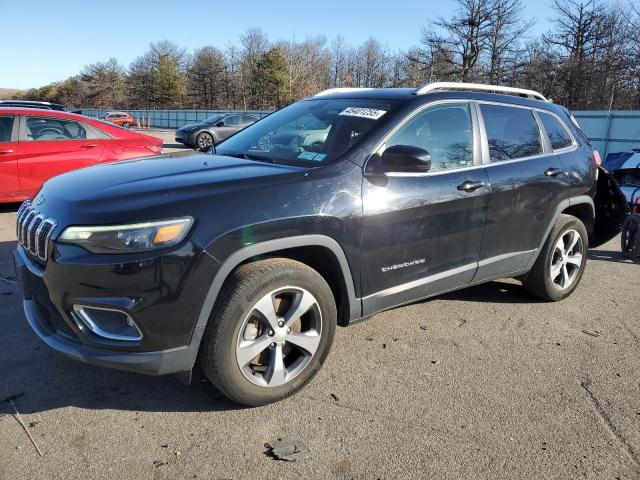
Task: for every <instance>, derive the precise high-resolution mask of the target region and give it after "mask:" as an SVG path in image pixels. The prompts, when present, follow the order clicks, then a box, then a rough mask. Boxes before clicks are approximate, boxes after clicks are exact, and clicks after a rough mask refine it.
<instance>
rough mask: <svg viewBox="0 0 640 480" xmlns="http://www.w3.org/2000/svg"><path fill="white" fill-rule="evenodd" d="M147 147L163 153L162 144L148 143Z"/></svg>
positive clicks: (154, 151)
mask: <svg viewBox="0 0 640 480" xmlns="http://www.w3.org/2000/svg"><path fill="white" fill-rule="evenodd" d="M146 148H147V149H148V150H151V151H152V152H153V153H162V145H147V146H146Z"/></svg>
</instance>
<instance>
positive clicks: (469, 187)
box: [458, 180, 484, 192]
mask: <svg viewBox="0 0 640 480" xmlns="http://www.w3.org/2000/svg"><path fill="white" fill-rule="evenodd" d="M482 187H484V182H472V181H471V180H467V181H466V182H463V183H461V184H460V185H458V190H461V191H463V192H474V191H476V190H478V189H479V188H482Z"/></svg>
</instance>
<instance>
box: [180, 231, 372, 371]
mask: <svg viewBox="0 0 640 480" xmlns="http://www.w3.org/2000/svg"><path fill="white" fill-rule="evenodd" d="M316 246H317V247H325V248H327V249H329V250H330V251H331V252H332V253H333V254H334V255H335V257H336V259H337V260H338V263H339V265H340V269H341V270H342V275H343V278H344V282H345V286H346V290H347V297H348V301H349V317H350V319H355V318H360V317H361V316H362V303H361V301H360V299H359V298H357V297H356V295H355V288H354V284H353V277H352V275H351V269H350V268H349V263H348V262H347V257H346V255H345V254H344V251H343V250H342V247H341V246H340V244H338V242H336V241H335V240H334V239H333V238H331V237H328V236H326V235H298V236H295V237H284V238H277V239H274V240H266V241H264V242H259V243H255V244H253V245H249V246H246V247H243V248H241V249H240V250H238V251H236V252H234V253H233V254H231V255H230V256H229V257H228V258H227V259H226V260H225V261H224V262H222V264H221V265H220V268H219V269H218V271H217V272H216V274H215V276H214V277H213V281H212V282H211V285H210V286H209V289H208V290H207V294H206V295H205V299H204V302H203V304H202V307H201V308H200V313H199V314H198V319H197V322H196V326H195V329H194V331H193V335H192V336H191V342H190V344H189V350H190V351H191V353H192V354H193V363H195V360H196V356H197V352H198V349H199V347H200V342H201V340H202V336H203V335H204V330H205V328H206V326H207V322H208V321H209V317H210V316H211V313H212V312H213V307H214V305H215V302H216V300H217V298H218V294H219V293H220V290H221V289H222V285H223V284H224V282H225V280H226V279H227V278H228V276H229V274H230V273H231V272H232V271H233V270H234V269H235V268H236V267H237V266H238V265H240V264H241V263H242V262H244V261H246V260H248V259H250V258H252V257H255V256H259V255H265V254H268V253H271V252H276V251H278V250H285V249H289V248H296V247H316ZM205 254H206V255H209V254H208V253H207V252H205ZM212 258H213V257H212Z"/></svg>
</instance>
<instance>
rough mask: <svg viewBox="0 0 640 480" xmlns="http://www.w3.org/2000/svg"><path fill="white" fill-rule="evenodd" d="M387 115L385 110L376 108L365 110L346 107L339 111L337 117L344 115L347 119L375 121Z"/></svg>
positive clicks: (363, 108)
mask: <svg viewBox="0 0 640 480" xmlns="http://www.w3.org/2000/svg"><path fill="white" fill-rule="evenodd" d="M385 113H387V111H386V110H378V109H377V108H365V107H347V108H345V109H344V110H343V111H341V112H340V113H339V114H338V115H345V116H348V117H362V118H370V119H371V120H377V119H379V118H380V117H381V116H383V115H384V114H385Z"/></svg>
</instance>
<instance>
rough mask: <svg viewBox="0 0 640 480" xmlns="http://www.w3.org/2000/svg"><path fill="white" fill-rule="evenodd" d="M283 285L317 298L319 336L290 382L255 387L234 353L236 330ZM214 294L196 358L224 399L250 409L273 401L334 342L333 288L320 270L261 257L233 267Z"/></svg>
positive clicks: (300, 382)
mask: <svg viewBox="0 0 640 480" xmlns="http://www.w3.org/2000/svg"><path fill="white" fill-rule="evenodd" d="M285 287H296V288H302V289H305V290H306V291H308V292H309V293H311V294H312V295H313V297H315V299H316V300H317V306H318V308H319V311H320V312H321V324H322V328H321V333H320V340H319V343H318V346H317V349H316V351H315V354H314V355H313V356H311V359H310V360H308V362H309V363H308V364H307V365H306V367H304V368H303V369H302V370H301V371H300V372H299V373H297V374H296V376H294V377H293V378H292V379H291V380H290V381H286V383H284V384H282V385H279V386H272V387H269V386H260V385H256V384H254V383H252V382H251V381H250V380H249V379H248V378H247V377H246V376H245V375H246V374H245V373H243V371H242V370H241V367H240V365H239V361H238V360H237V357H236V352H237V342H238V341H239V340H238V339H239V338H241V337H240V335H241V333H240V331H241V328H242V327H243V325H246V323H245V322H246V319H247V318H249V315H250V314H251V313H252V312H253V311H254V307H255V305H256V303H257V302H259V300H261V299H263V298H264V296H265V295H267V294H269V293H270V292H273V291H277V290H278V289H282V288H285ZM218 298H219V301H218V302H217V303H216V305H215V308H214V311H213V313H212V316H211V318H210V320H209V323H208V324H207V328H206V330H205V334H204V337H203V340H202V345H201V349H200V358H199V362H200V365H201V366H202V370H203V372H204V374H205V375H206V377H207V378H208V379H209V381H210V382H211V383H212V384H213V385H214V386H215V387H216V388H218V390H220V392H222V393H223V394H224V395H226V396H227V397H228V398H230V399H231V400H233V401H234V402H237V403H239V404H242V405H245V406H250V407H254V406H259V405H265V404H268V403H272V402H276V401H279V400H282V399H284V398H286V397H288V396H290V395H292V394H294V393H296V392H297V391H299V390H300V389H302V388H303V387H304V386H305V385H306V384H307V383H309V381H310V380H311V379H312V378H313V377H314V376H315V374H316V373H317V372H318V371H319V370H320V368H321V367H322V364H323V363H324V361H325V359H326V357H327V355H328V354H329V350H330V348H331V344H332V342H333V336H334V334H335V328H336V319H337V313H336V304H335V299H334V297H333V293H332V291H331V288H330V287H329V285H328V284H327V282H326V281H325V280H324V278H323V277H322V276H321V275H320V274H319V273H318V272H316V271H315V270H313V269H312V268H310V267H309V266H307V265H305V264H303V263H300V262H297V261H294V260H289V259H285V258H271V259H266V260H259V261H256V262H253V263H249V264H246V265H242V266H240V267H239V268H237V269H236V270H235V271H234V272H233V273H232V274H231V275H230V277H229V278H228V279H227V280H226V282H225V284H224V286H223V288H222V289H221V291H220V294H219V296H218ZM244 328H246V326H245V327H244ZM269 333H270V334H271V333H272V332H269ZM242 335H244V333H243V334H242ZM263 335H264V334H263ZM242 338H244V337H242ZM260 338H262V337H260ZM272 338H275V337H272ZM269 348H273V344H272V346H271V347H269ZM265 351H268V350H265ZM254 375H255V374H254Z"/></svg>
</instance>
